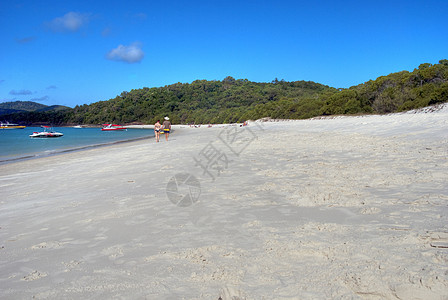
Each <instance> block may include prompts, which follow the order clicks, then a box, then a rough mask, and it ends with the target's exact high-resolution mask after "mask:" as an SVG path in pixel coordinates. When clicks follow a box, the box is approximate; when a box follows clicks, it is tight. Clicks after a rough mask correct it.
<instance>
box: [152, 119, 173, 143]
mask: <svg viewBox="0 0 448 300" xmlns="http://www.w3.org/2000/svg"><path fill="white" fill-rule="evenodd" d="M162 130H163V133H164V134H165V139H166V141H168V137H169V136H170V132H171V122H170V118H168V117H165V121H163V123H162V124H160V120H157V122H156V124H154V134H155V136H156V142H157V143H158V142H159V140H160V132H161V131H162Z"/></svg>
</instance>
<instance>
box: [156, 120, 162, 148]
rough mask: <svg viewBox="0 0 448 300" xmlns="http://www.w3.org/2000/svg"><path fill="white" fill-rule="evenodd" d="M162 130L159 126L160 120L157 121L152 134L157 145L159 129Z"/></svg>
mask: <svg viewBox="0 0 448 300" xmlns="http://www.w3.org/2000/svg"><path fill="white" fill-rule="evenodd" d="M161 128H162V125H160V120H157V123H156V124H154V134H155V136H156V142H157V143H158V142H159V140H160V129H161Z"/></svg>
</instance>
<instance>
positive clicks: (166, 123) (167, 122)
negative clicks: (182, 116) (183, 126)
mask: <svg viewBox="0 0 448 300" xmlns="http://www.w3.org/2000/svg"><path fill="white" fill-rule="evenodd" d="M170 131H171V122H170V118H168V117H165V121H163V132H164V133H165V139H166V140H167V141H168V136H169V135H170Z"/></svg>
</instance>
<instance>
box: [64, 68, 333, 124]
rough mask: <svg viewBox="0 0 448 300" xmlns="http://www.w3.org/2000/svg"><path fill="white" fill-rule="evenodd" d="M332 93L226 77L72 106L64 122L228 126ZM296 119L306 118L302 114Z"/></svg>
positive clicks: (313, 86) (301, 84)
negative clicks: (166, 118)
mask: <svg viewBox="0 0 448 300" xmlns="http://www.w3.org/2000/svg"><path fill="white" fill-rule="evenodd" d="M335 91H336V90H335V89H333V88H330V87H328V86H324V85H321V84H317V83H314V82H306V81H297V82H285V81H278V80H275V81H273V82H272V83H256V82H250V81H248V80H246V79H238V80H235V79H234V78H232V77H230V76H229V77H226V78H225V79H224V80H222V81H207V80H196V81H194V82H192V83H176V84H173V85H169V86H165V87H161V88H142V89H138V90H131V91H130V92H123V93H122V94H121V95H120V96H117V97H116V98H114V99H111V100H109V101H101V102H97V103H93V104H90V105H83V106H77V107H75V108H74V110H73V116H72V117H71V118H70V121H72V122H73V123H87V124H97V123H101V122H104V121H110V122H118V123H131V122H136V121H137V122H143V123H154V122H155V121H156V120H157V119H162V118H163V117H164V116H169V117H170V118H171V120H172V122H173V123H192V122H195V123H197V124H198V123H209V122H210V123H231V122H237V121H242V120H247V119H254V118H258V117H265V116H269V115H272V112H274V111H276V110H278V109H279V108H277V107H275V106H276V105H277V103H279V101H289V102H291V103H296V102H298V101H302V102H304V103H305V102H307V101H308V99H309V100H311V99H318V98H319V97H320V95H322V94H323V93H325V92H329V93H334V92H335ZM297 117H308V115H306V112H305V111H303V112H300V115H297Z"/></svg>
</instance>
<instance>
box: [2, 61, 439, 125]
mask: <svg viewBox="0 0 448 300" xmlns="http://www.w3.org/2000/svg"><path fill="white" fill-rule="evenodd" d="M447 101H448V60H446V59H444V60H441V61H439V64H434V65H432V64H429V63H425V64H421V65H420V66H419V67H418V68H417V69H415V70H414V71H412V72H408V71H402V72H398V73H392V74H389V75H387V76H381V77H379V78H377V79H376V80H370V81H368V82H365V83H363V84H360V85H357V86H353V87H350V88H348V89H335V88H332V87H328V86H325V85H322V84H318V83H315V82H311V81H294V82H286V81H284V80H280V81H279V80H277V79H275V80H274V81H272V82H271V83H256V82H251V81H248V80H247V79H238V80H235V79H234V78H232V77H230V76H228V77H226V78H224V80H222V81H207V80H196V81H194V82H192V83H176V84H172V85H168V86H165V87H160V88H147V87H145V88H142V89H136V90H131V91H130V92H123V93H121V95H119V96H117V97H115V98H114V99H110V100H108V101H99V102H96V103H92V104H90V105H81V106H76V107H75V108H73V109H67V110H60V111H54V110H53V111H50V112H36V111H35V112H29V113H21V114H12V115H8V116H7V117H8V118H9V120H10V121H15V122H18V121H22V122H25V123H28V124H29V123H36V122H49V123H53V124H102V123H106V122H113V123H151V124H152V123H154V122H155V121H156V120H157V119H162V118H163V117H164V116H169V117H170V118H171V120H172V122H173V123H196V124H199V123H209V122H210V123H232V122H242V121H244V120H248V119H252V120H254V119H259V118H263V117H271V118H288V119H304V118H310V117H314V116H320V115H334V114H362V113H390V112H398V111H404V110H410V109H415V108H420V107H424V106H428V105H431V104H437V103H442V102H447ZM5 117H6V116H5Z"/></svg>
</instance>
